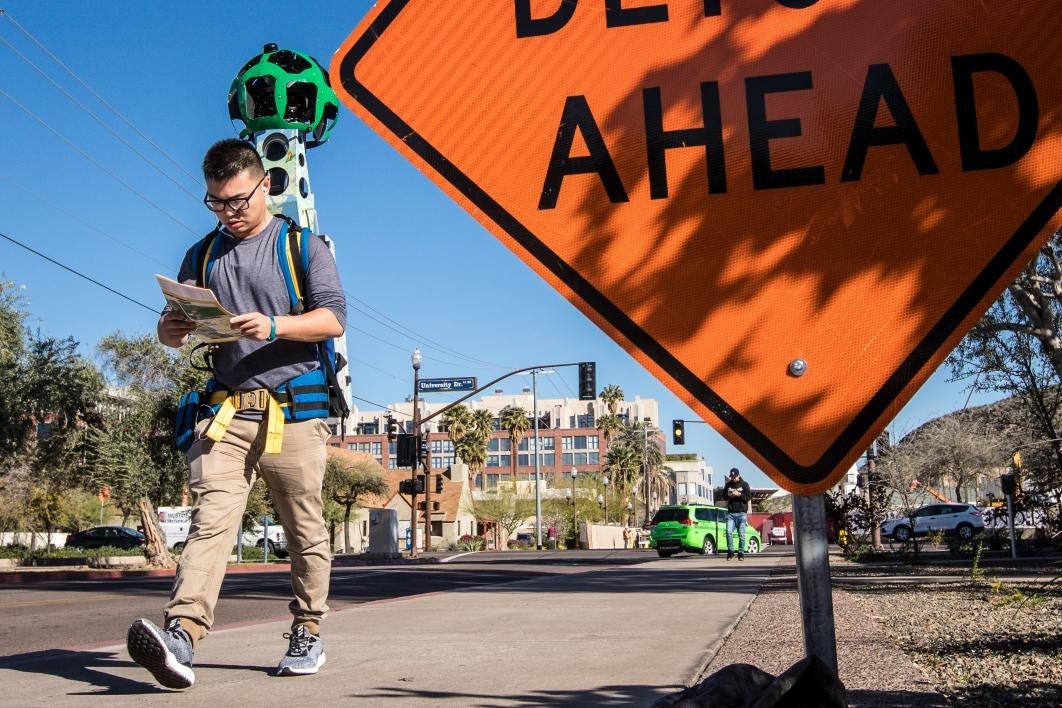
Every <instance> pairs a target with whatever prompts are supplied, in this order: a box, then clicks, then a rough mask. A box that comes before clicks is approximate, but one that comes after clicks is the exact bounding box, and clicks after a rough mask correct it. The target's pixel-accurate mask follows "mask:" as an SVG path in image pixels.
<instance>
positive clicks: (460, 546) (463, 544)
mask: <svg viewBox="0 0 1062 708" xmlns="http://www.w3.org/2000/svg"><path fill="white" fill-rule="evenodd" d="M486 547H487V540H486V539H485V538H483V537H482V536H472V535H470V534H467V533H466V534H465V535H464V536H462V537H461V538H459V539H458V540H457V550H459V551H482V550H483V549H484V548H486Z"/></svg>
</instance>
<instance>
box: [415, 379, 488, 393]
mask: <svg viewBox="0 0 1062 708" xmlns="http://www.w3.org/2000/svg"><path fill="white" fill-rule="evenodd" d="M475 390H476V377H475V376H465V377H462V378H455V379H418V380H417V392H419V393H447V392H450V391H475Z"/></svg>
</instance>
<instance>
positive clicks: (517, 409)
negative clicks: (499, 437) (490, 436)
mask: <svg viewBox="0 0 1062 708" xmlns="http://www.w3.org/2000/svg"><path fill="white" fill-rule="evenodd" d="M500 417H501V427H502V428H503V429H504V430H507V431H509V451H510V455H509V459H510V469H511V472H510V478H511V479H512V482H513V488H514V489H515V488H516V487H515V485H516V457H517V450H518V449H519V447H520V441H521V440H523V439H524V434H525V433H526V432H527V431H528V429H529V428H530V427H531V419H530V418H528V417H527V411H526V410H524V409H523V408H522V407H521V406H512V405H511V406H505V407H504V408H502V409H501V413H500Z"/></svg>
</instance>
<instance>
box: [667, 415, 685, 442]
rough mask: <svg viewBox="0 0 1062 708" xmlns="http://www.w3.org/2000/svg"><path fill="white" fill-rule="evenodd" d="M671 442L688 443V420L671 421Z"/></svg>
mask: <svg viewBox="0 0 1062 708" xmlns="http://www.w3.org/2000/svg"><path fill="white" fill-rule="evenodd" d="M671 442H673V443H674V444H676V445H685V444H686V421H684V420H673V421H671Z"/></svg>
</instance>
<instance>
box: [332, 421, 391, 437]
mask: <svg viewBox="0 0 1062 708" xmlns="http://www.w3.org/2000/svg"><path fill="white" fill-rule="evenodd" d="M354 434H355V435H379V434H380V426H379V425H378V424H377V423H358V424H357V426H355V428H354ZM333 435H334V433H333Z"/></svg>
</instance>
